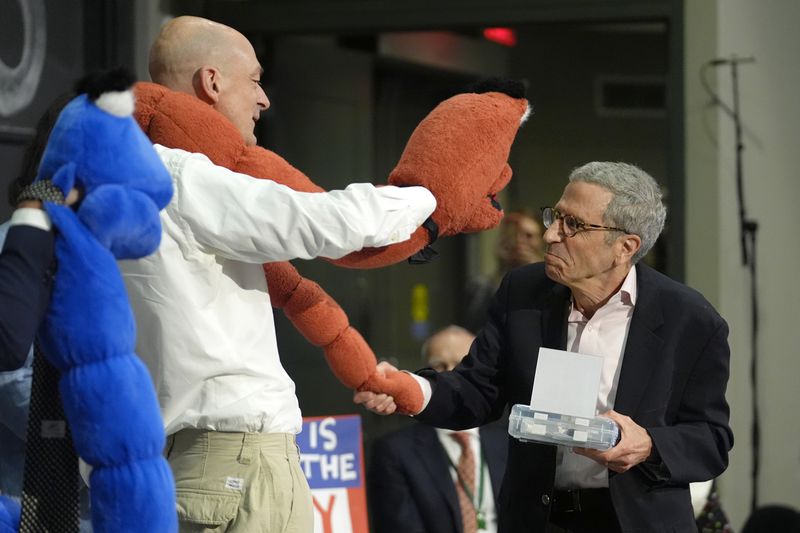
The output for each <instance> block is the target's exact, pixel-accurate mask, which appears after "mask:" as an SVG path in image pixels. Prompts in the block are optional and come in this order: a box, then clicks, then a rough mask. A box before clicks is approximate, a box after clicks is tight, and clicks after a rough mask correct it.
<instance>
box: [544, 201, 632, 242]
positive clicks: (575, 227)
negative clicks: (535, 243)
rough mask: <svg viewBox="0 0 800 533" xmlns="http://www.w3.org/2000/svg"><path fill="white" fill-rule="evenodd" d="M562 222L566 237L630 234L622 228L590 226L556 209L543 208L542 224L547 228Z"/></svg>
mask: <svg viewBox="0 0 800 533" xmlns="http://www.w3.org/2000/svg"><path fill="white" fill-rule="evenodd" d="M557 220H562V221H563V222H564V225H563V228H564V235H566V236H567V237H573V236H574V235H575V234H576V233H578V232H581V231H592V230H594V231H621V232H622V233H629V232H628V231H627V230H624V229H622V228H614V227H612V226H600V225H599V224H589V223H588V222H582V221H580V220H578V219H577V218H575V217H574V216H572V215H565V214H564V213H562V212H561V211H559V210H558V209H556V208H554V207H543V208H542V223H543V224H544V227H545V228H549V227H550V226H551V225H552V224H553V223H554V222H555V221H557Z"/></svg>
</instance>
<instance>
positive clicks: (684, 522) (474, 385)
mask: <svg viewBox="0 0 800 533" xmlns="http://www.w3.org/2000/svg"><path fill="white" fill-rule="evenodd" d="M542 215H543V216H542V218H543V222H544V225H545V227H546V228H547V230H546V232H545V234H544V238H545V242H546V246H547V251H546V253H545V259H544V262H543V263H537V264H533V265H527V266H523V267H521V268H518V269H516V270H513V271H511V272H510V273H509V274H508V275H506V277H505V278H504V279H503V282H502V284H501V286H500V288H499V290H498V291H497V294H496V295H495V297H494V300H493V302H492V304H491V306H490V309H489V318H488V321H487V323H486V325H485V326H484V328H483V330H482V331H481V333H480V334H479V335H478V338H477V339H476V340H475V342H474V343H473V344H472V347H471V348H470V353H469V355H468V356H467V357H466V358H465V359H464V360H463V361H462V363H461V364H460V365H459V366H458V367H457V368H456V369H455V370H453V371H452V372H443V373H436V372H433V371H431V370H422V371H420V372H419V373H418V374H416V377H417V378H418V381H419V383H420V387H421V388H422V390H423V394H424V395H425V398H426V402H425V404H424V407H423V410H422V411H421V412H420V413H418V414H417V415H416V418H417V419H418V420H421V421H423V422H426V423H429V424H432V425H435V426H439V427H446V428H449V429H460V428H464V427H472V426H478V425H482V424H485V423H487V422H489V421H491V420H493V419H495V418H497V417H499V416H500V414H501V413H502V411H503V408H504V407H505V406H506V405H513V404H517V403H522V404H528V403H529V402H530V398H531V389H532V386H533V377H534V373H535V370H536V362H537V354H538V351H539V348H540V347H546V348H553V349H562V350H568V351H572V352H578V353H587V354H593V355H600V356H602V357H603V360H604V362H603V370H602V375H601V384H600V392H599V394H598V398H597V412H598V413H600V414H603V415H604V416H607V417H609V418H611V419H613V420H614V421H615V422H616V423H617V424H618V425H619V427H620V430H621V437H620V440H619V442H618V443H617V445H616V446H614V447H613V448H611V449H610V450H607V451H605V452H599V451H596V450H590V449H581V448H573V449H572V450H569V449H567V448H562V447H554V446H549V445H544V444H534V443H522V442H519V441H517V440H515V439H510V440H509V457H508V468H507V469H506V474H505V479H504V482H503V487H502V489H501V493H500V501H499V503H498V509H499V510H498V515H499V518H500V524H499V531H501V532H514V533H516V532H522V531H536V532H540V531H544V532H565V531H566V532H606V531H608V532H611V531H633V530H636V531H685V532H687V533H688V532H692V533H694V532H696V531H697V529H696V526H695V522H694V517H693V513H692V506H691V499H690V495H689V483H690V482H694V481H702V480H707V479H711V478H713V477H715V476H718V475H719V474H720V473H722V472H723V471H724V470H725V468H726V467H727V464H728V452H729V450H730V449H731V447H732V446H733V434H732V432H731V429H730V427H729V425H728V421H729V408H728V404H727V401H726V400H725V389H726V386H727V381H728V374H729V358H730V349H729V347H728V342H727V335H728V326H727V324H726V323H725V321H724V320H723V319H722V318H721V317H720V316H719V314H718V313H717V312H716V311H715V310H714V309H713V307H712V306H711V305H710V304H709V303H708V302H707V301H706V299H705V298H703V296H702V295H700V294H699V293H697V292H696V291H694V290H692V289H690V288H688V287H686V286H684V285H682V284H680V283H677V282H675V281H673V280H671V279H669V278H667V277H666V276H664V275H662V274H660V273H658V272H656V271H655V270H653V269H651V268H650V267H648V266H646V265H645V264H643V263H642V262H640V259H641V258H642V257H644V256H645V254H646V253H647V252H648V251H649V250H650V248H651V247H652V246H653V244H654V243H655V241H656V239H657V238H658V236H659V234H660V233H661V231H662V229H663V227H664V220H665V218H666V208H665V206H664V205H663V203H662V197H661V191H660V189H659V187H658V184H657V183H656V182H655V180H654V179H653V178H652V177H651V176H649V175H648V174H647V173H645V172H644V171H642V170H641V169H639V168H637V167H635V166H633V165H629V164H625V163H607V162H594V163H589V164H586V165H584V166H582V167H579V168H577V169H575V170H574V171H573V172H572V174H571V175H570V177H569V183H568V184H567V186H566V188H565V189H564V193H563V195H562V196H561V199H560V200H559V201H558V203H557V204H556V205H555V206H554V207H552V208H545V209H543V212H542ZM354 400H355V401H356V402H357V403H362V404H364V405H365V406H366V407H367V408H368V409H370V410H372V411H374V412H377V413H380V414H389V413H391V412H394V410H395V406H394V402H393V399H392V398H391V397H388V396H385V395H375V394H371V393H358V394H356V396H355V397H354Z"/></svg>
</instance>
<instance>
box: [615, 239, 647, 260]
mask: <svg viewBox="0 0 800 533" xmlns="http://www.w3.org/2000/svg"><path fill="white" fill-rule="evenodd" d="M617 245H618V246H619V248H618V250H619V253H618V257H619V258H620V259H622V260H623V261H630V260H631V258H632V257H633V256H634V255H635V254H636V252H638V251H639V248H641V247H642V238H641V237H639V236H638V235H634V234H633V233H626V234H625V235H623V236H622V237H620V238H619V239H617Z"/></svg>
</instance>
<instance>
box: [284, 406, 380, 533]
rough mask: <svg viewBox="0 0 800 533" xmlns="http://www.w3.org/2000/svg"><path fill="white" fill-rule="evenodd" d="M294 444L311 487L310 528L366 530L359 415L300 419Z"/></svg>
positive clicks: (324, 532) (346, 532)
mask: <svg viewBox="0 0 800 533" xmlns="http://www.w3.org/2000/svg"><path fill="white" fill-rule="evenodd" d="M297 444H298V446H299V447H300V466H301V467H302V469H303V473H304V474H305V476H306V479H307V480H308V485H309V486H310V487H311V496H312V498H313V503H314V531H317V532H320V533H368V531H369V530H368V526H367V498H366V492H365V489H364V453H363V446H362V437H361V418H360V417H359V416H358V415H340V416H326V417H309V418H304V419H303V431H302V432H301V433H300V434H299V435H298V436H297Z"/></svg>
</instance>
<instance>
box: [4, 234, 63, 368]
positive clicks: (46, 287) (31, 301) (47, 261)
mask: <svg viewBox="0 0 800 533" xmlns="http://www.w3.org/2000/svg"><path fill="white" fill-rule="evenodd" d="M53 242H54V237H53V232H52V231H44V230H41V229H38V228H34V227H32V226H25V225H16V226H11V227H10V228H9V229H8V234H7V235H6V241H5V245H4V246H3V252H2V254H0V371H6V370H14V369H16V368H19V367H20V366H22V364H23V363H24V362H25V358H26V356H27V355H28V350H29V349H30V347H31V344H33V338H34V336H35V335H36V330H37V328H38V327H39V322H40V321H41V319H42V317H43V316H44V313H45V311H46V309H47V303H48V300H49V299H50V287H51V285H52V280H53V272H52V270H51V268H52V266H53V250H54V244H53Z"/></svg>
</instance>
